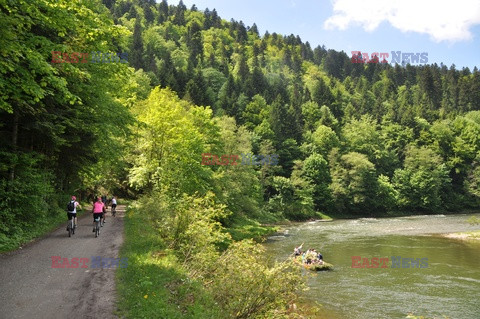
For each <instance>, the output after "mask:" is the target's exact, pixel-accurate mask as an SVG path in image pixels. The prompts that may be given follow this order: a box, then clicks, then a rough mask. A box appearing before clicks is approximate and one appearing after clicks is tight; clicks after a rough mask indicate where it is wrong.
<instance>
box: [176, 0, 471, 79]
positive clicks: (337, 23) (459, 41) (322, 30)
mask: <svg viewBox="0 0 480 319" xmlns="http://www.w3.org/2000/svg"><path fill="white" fill-rule="evenodd" d="M183 3H184V4H185V5H186V6H187V8H190V7H191V6H192V5H193V4H195V5H196V6H197V8H198V9H199V10H204V9H205V8H207V7H208V8H209V9H210V10H212V9H213V8H215V9H216V10H217V12H218V14H219V15H220V16H221V17H222V18H223V19H225V20H228V21H229V20H230V19H231V18H233V19H235V20H237V21H240V20H242V21H243V22H244V24H245V25H246V26H251V25H252V24H253V23H254V22H255V23H256V24H257V27H258V29H259V31H260V34H261V35H263V34H264V33H265V31H266V30H268V31H269V32H270V33H273V32H277V33H279V34H283V35H289V34H292V33H293V34H294V35H299V36H300V37H301V39H302V41H304V42H306V41H308V42H310V45H311V46H312V48H314V47H316V46H317V45H325V47H326V48H327V49H335V50H337V51H342V50H343V51H345V52H346V53H347V54H348V56H351V51H361V52H367V53H369V55H370V54H371V53H373V52H387V53H389V54H390V58H389V59H387V60H388V61H390V60H391V51H402V52H405V53H406V52H411V53H422V52H427V53H428V63H429V64H431V63H437V64H440V63H441V62H443V63H444V64H445V65H447V66H448V67H450V65H452V64H455V66H456V68H457V69H461V68H462V67H469V68H470V70H472V69H473V67H474V66H477V68H480V0H455V1H444V0H437V1H433V0H401V1H392V0H362V1H360V0H316V1H314V0H303V1H302V0H242V1H237V0H183ZM169 4H178V1H176V0H175V1H173V0H171V1H169Z"/></svg>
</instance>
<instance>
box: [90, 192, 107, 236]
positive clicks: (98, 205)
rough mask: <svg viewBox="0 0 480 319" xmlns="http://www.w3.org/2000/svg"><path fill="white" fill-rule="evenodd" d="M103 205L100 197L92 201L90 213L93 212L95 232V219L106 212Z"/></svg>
mask: <svg viewBox="0 0 480 319" xmlns="http://www.w3.org/2000/svg"><path fill="white" fill-rule="evenodd" d="M106 212H107V210H106V209H105V205H104V204H103V202H102V198H101V197H97V201H96V202H95V203H93V208H92V214H93V232H95V219H96V218H102V215H103V214H104V213H106Z"/></svg>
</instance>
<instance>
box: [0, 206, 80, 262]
mask: <svg viewBox="0 0 480 319" xmlns="http://www.w3.org/2000/svg"><path fill="white" fill-rule="evenodd" d="M82 206H83V204H82ZM86 211H87V210H80V211H79V212H78V213H77V214H78V216H82V215H83V214H84V213H85V212H86ZM67 221H68V219H67V213H66V212H65V211H62V210H61V209H58V210H57V211H56V212H55V213H54V214H49V215H47V216H46V217H45V218H42V219H39V220H37V221H36V222H35V224H34V225H32V226H30V227H28V228H22V229H20V228H18V231H17V232H16V234H15V235H14V236H9V237H7V236H5V235H4V234H1V233H0V253H4V252H8V251H12V250H16V249H18V248H20V247H22V246H23V245H25V244H27V243H29V242H31V241H33V240H35V239H37V238H39V237H41V236H44V235H45V234H49V233H50V232H52V231H54V230H55V229H57V228H58V227H59V226H61V225H62V224H65V226H66V225H67ZM65 233H66V232H65Z"/></svg>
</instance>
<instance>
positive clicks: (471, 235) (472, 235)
mask: <svg viewBox="0 0 480 319" xmlns="http://www.w3.org/2000/svg"><path fill="white" fill-rule="evenodd" d="M442 237H445V238H452V239H458V240H474V241H480V230H477V231H471V232H459V233H449V234H443V235H442Z"/></svg>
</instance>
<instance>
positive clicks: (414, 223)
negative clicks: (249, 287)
mask: <svg viewBox="0 0 480 319" xmlns="http://www.w3.org/2000/svg"><path fill="white" fill-rule="evenodd" d="M469 216H471V215H447V216H445V215H429V216H427V215H423V216H411V217H398V218H378V219H376V218H361V219H355V220H336V221H332V222H320V221H319V222H308V223H302V224H297V225H294V226H289V227H287V228H286V230H285V234H284V235H279V236H272V237H269V239H268V240H267V242H266V243H265V246H266V247H267V253H268V254H269V255H271V256H272V257H274V258H275V259H277V260H281V259H285V258H287V257H288V256H289V255H290V254H291V253H292V251H293V248H294V247H295V246H298V245H299V244H301V243H302V242H304V243H305V245H304V247H303V248H304V250H306V249H308V248H315V249H317V251H321V253H322V254H323V258H324V260H325V261H327V262H329V263H332V264H334V266H335V270H334V271H330V272H318V273H310V272H308V273H309V275H307V271H306V270H304V269H302V270H300V271H303V272H304V273H305V275H306V280H307V285H308V287H309V290H308V291H306V292H305V296H304V297H305V298H306V299H307V300H308V301H309V302H316V303H318V304H320V305H321V308H322V313H323V314H324V316H325V318H328V319H347V318H348V319H370V318H375V319H377V318H405V317H406V316H407V314H408V313H414V314H416V315H417V316H419V315H423V316H426V317H428V318H433V317H435V318H444V317H443V316H447V317H448V318H450V319H479V318H480V242H479V241H476V242H471V241H462V240H456V239H450V238H444V237H441V236H440V235H439V234H441V233H451V232H460V231H473V230H479V229H480V226H479V225H476V226H472V225H470V224H468V223H467V221H466V220H467V218H468V217H469ZM475 216H477V217H480V215H478V214H477V215H475ZM352 256H361V257H362V258H370V259H371V258H372V257H379V258H382V257H383V258H389V261H388V263H387V265H388V267H387V268H381V267H379V268H352ZM392 256H401V257H402V258H428V265H427V267H426V268H392V261H391V260H392Z"/></svg>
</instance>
